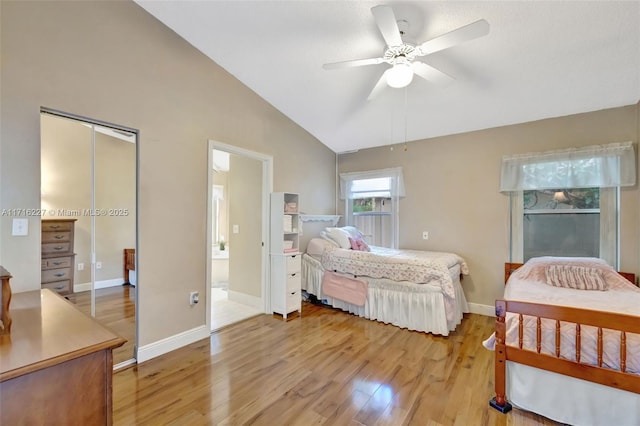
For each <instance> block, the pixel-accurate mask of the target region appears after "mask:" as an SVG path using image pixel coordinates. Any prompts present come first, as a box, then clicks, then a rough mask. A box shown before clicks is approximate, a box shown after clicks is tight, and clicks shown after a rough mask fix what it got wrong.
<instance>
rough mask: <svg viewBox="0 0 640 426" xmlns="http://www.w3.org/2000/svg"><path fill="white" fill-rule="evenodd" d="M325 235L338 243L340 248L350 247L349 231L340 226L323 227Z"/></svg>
mask: <svg viewBox="0 0 640 426" xmlns="http://www.w3.org/2000/svg"><path fill="white" fill-rule="evenodd" d="M325 232H326V233H327V237H329V238H331V239H332V240H333V241H335V242H336V243H338V245H339V246H340V248H343V249H350V248H351V241H349V237H350V235H349V233H348V232H347V231H345V230H344V229H342V228H325Z"/></svg>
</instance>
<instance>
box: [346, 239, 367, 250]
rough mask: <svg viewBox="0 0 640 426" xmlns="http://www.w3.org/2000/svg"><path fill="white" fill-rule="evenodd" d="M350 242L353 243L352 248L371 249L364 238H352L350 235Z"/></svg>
mask: <svg viewBox="0 0 640 426" xmlns="http://www.w3.org/2000/svg"><path fill="white" fill-rule="evenodd" d="M349 242H350V243H351V249H352V250H358V251H371V249H370V248H369V246H368V245H367V243H366V242H365V241H364V240H363V239H362V238H351V237H349Z"/></svg>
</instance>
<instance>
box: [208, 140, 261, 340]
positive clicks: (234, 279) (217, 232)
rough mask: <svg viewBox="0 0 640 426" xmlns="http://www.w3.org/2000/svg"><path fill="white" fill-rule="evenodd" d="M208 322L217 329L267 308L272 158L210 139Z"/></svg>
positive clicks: (257, 313) (213, 328) (211, 328)
mask: <svg viewBox="0 0 640 426" xmlns="http://www.w3.org/2000/svg"><path fill="white" fill-rule="evenodd" d="M208 150H209V173H208V175H209V178H208V199H209V202H208V215H207V216H208V217H207V229H208V231H207V284H208V285H207V296H208V297H207V306H208V312H210V315H209V318H208V323H209V326H210V330H212V331H215V330H218V329H220V328H223V327H226V326H227V325H230V324H233V323H235V322H238V321H241V320H243V319H246V318H249V317H251V316H255V315H259V314H262V313H264V312H267V311H268V309H269V306H267V304H268V301H269V300H270V298H269V294H268V291H269V289H268V286H267V276H268V275H267V273H268V270H267V268H268V259H267V250H266V248H267V247H268V244H267V243H268V237H269V229H268V224H269V194H270V193H271V188H272V177H271V165H272V158H271V157H270V156H266V155H263V154H260V153H256V152H253V151H248V150H245V149H242V148H238V147H235V146H231V145H226V144H223V143H220V142H215V141H209V145H208Z"/></svg>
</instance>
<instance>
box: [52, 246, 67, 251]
mask: <svg viewBox="0 0 640 426" xmlns="http://www.w3.org/2000/svg"><path fill="white" fill-rule="evenodd" d="M63 248H64V247H62V246H57V247H54V248H53V249H54V250H62V249H63Z"/></svg>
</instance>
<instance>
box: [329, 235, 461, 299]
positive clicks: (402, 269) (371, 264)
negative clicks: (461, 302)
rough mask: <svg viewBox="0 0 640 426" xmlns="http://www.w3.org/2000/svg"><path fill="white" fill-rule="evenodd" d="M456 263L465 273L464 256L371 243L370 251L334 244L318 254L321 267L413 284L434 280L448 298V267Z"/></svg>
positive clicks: (451, 294)
mask: <svg viewBox="0 0 640 426" xmlns="http://www.w3.org/2000/svg"><path fill="white" fill-rule="evenodd" d="M456 265H459V266H460V271H461V273H462V274H464V275H468V274H469V269H468V267H467V264H466V262H465V261H464V259H462V258H461V257H460V256H458V255H457V254H454V253H443V252H433V251H418V250H398V249H390V248H385V247H376V246H372V247H371V251H370V252H367V251H358V250H346V249H341V248H335V249H328V250H325V251H324V253H323V254H322V266H323V267H324V268H325V270H328V271H336V272H340V273H343V274H351V275H355V276H366V277H371V278H386V279H390V280H394V281H409V282H413V283H416V284H424V283H430V284H436V285H439V286H440V287H441V288H442V290H443V292H444V294H445V295H446V296H448V297H450V298H452V299H453V298H455V289H454V286H453V281H452V280H451V276H450V274H449V269H450V268H452V267H454V266H456Z"/></svg>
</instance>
